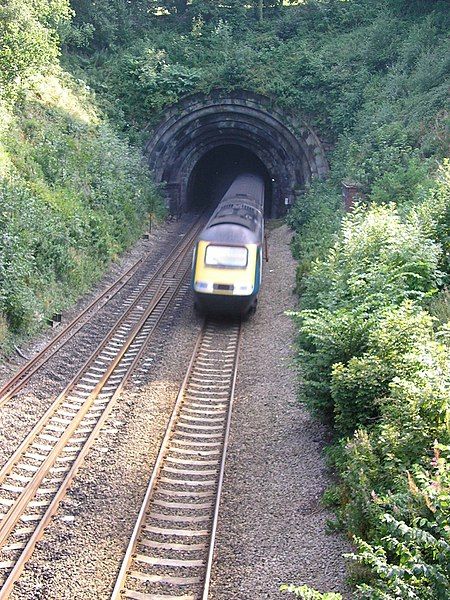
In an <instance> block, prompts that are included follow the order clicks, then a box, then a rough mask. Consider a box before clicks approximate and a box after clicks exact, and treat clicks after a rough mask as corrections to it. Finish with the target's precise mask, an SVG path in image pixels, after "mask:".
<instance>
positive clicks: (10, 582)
mask: <svg viewBox="0 0 450 600" xmlns="http://www.w3.org/2000/svg"><path fill="white" fill-rule="evenodd" d="M181 286H182V279H180V281H179V283H178V285H177V286H176V287H175V288H174V289H173V290H172V291H170V287H169V286H167V287H165V289H164V290H163V291H162V292H161V294H160V295H159V296H158V299H157V300H156V301H155V306H156V305H157V304H158V303H159V302H160V301H161V300H162V299H163V297H164V295H165V294H166V293H167V292H168V291H170V294H169V298H168V299H167V306H169V304H170V302H171V301H172V300H173V299H174V298H175V297H176V295H177V294H178V292H179V290H180V287H181ZM164 314H165V313H164V312H162V313H161V315H160V316H159V318H158V320H157V322H156V323H155V324H154V325H153V326H152V330H151V332H150V334H147V342H148V339H149V336H150V335H151V333H153V332H154V330H155V329H156V327H157V326H158V324H159V323H160V321H161V320H162V318H163V316H164ZM146 318H148V316H147V317H146ZM145 320H146V319H144V320H143V322H145ZM147 342H145V343H144V344H142V345H141V347H140V349H139V351H138V353H137V354H136V356H135V357H134V359H133V362H132V363H131V365H130V367H129V370H128V372H127V374H126V375H125V377H124V378H123V379H122V381H121V382H120V384H119V386H118V387H117V389H116V390H115V392H114V394H113V395H112V397H111V398H110V400H109V401H108V404H107V406H106V408H105V409H104V411H103V413H102V416H101V418H100V419H99V420H98V422H97V423H96V425H95V427H94V429H93V430H92V432H91V433H90V435H89V438H88V439H87V440H86V442H85V444H84V445H83V447H82V449H81V451H80V452H79V454H78V455H77V458H76V460H75V461H74V463H73V465H72V466H71V468H70V470H69V472H68V473H67V475H66V477H65V478H64V480H63V482H62V484H61V485H60V487H59V489H58V492H57V493H56V494H55V496H54V498H53V500H52V501H51V503H50V505H49V506H48V508H47V510H46V511H45V514H44V515H43V517H42V519H41V521H40V522H39V524H38V526H37V527H36V529H35V530H34V532H33V534H32V536H31V538H30V539H29V541H28V542H27V544H26V546H25V548H24V549H23V551H22V553H21V555H20V557H19V558H18V559H17V561H16V564H15V565H14V567H13V569H12V570H11V572H10V574H9V575H8V578H7V579H6V581H5V582H4V584H3V586H2V588H1V589H0V600H6V599H7V598H8V596H9V594H10V593H11V591H12V589H13V586H14V583H15V582H16V581H17V580H18V579H19V577H20V575H21V574H22V572H23V570H24V568H25V565H26V563H27V561H28V560H29V559H30V557H31V556H32V554H33V552H34V549H35V547H36V544H37V542H38V541H39V540H40V539H41V538H42V536H43V535H44V533H45V529H46V527H47V526H48V524H49V523H50V521H51V519H52V517H53V516H54V515H55V514H56V512H57V510H58V507H59V505H60V503H61V501H62V500H63V499H64V497H65V495H66V492H67V490H68V488H69V487H70V485H71V483H72V481H73V479H74V478H75V476H76V474H77V472H78V470H79V469H80V467H81V465H82V464H83V462H84V460H85V458H86V456H87V454H88V453H89V451H90V449H91V448H92V446H93V445H94V443H95V442H96V440H97V438H98V436H99V434H100V431H101V429H102V427H103V426H104V424H105V423H106V421H107V420H108V418H109V416H110V414H111V411H112V409H113V407H114V404H115V402H116V400H117V398H118V397H119V396H120V394H121V393H122V391H123V388H124V386H125V384H126V382H127V381H128V380H129V378H130V376H131V374H132V373H133V371H134V370H135V368H136V366H137V364H138V363H139V360H140V358H141V357H142V354H143V353H144V351H145V349H146V346H147ZM38 487H39V486H38ZM36 489H37V488H36ZM0 546H1V542H0Z"/></svg>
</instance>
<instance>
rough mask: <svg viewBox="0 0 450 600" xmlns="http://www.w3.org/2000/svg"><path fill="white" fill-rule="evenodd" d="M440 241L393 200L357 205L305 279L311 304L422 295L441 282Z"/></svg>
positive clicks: (347, 303)
mask: <svg viewBox="0 0 450 600" xmlns="http://www.w3.org/2000/svg"><path fill="white" fill-rule="evenodd" d="M440 254H441V250H440V247H439V246H438V245H437V244H435V243H434V242H433V241H432V240H430V239H429V238H428V237H427V236H426V235H425V234H424V232H423V231H422V229H421V227H420V225H419V224H417V223H412V222H411V223H410V222H403V221H402V219H401V217H400V215H399V214H398V211H397V210H396V208H395V207H394V206H372V207H370V208H366V207H364V206H362V205H361V206H359V207H356V208H355V209H354V210H353V211H352V212H351V213H350V214H349V215H348V216H347V217H346V218H345V219H344V221H343V222H342V228H341V230H340V232H339V236H338V238H337V241H336V243H335V244H334V246H333V247H332V249H331V250H330V252H329V253H328V256H327V258H326V259H325V260H324V259H322V260H319V261H317V262H316V263H315V264H313V266H312V269H311V272H310V274H309V275H308V277H307V278H306V280H305V282H304V286H305V293H304V295H303V298H302V301H303V303H304V304H306V305H307V306H323V307H328V308H330V309H332V308H333V307H339V306H346V307H351V306H353V305H354V304H365V305H366V306H372V307H377V306H383V305H386V304H389V303H399V302H401V301H402V300H403V299H405V298H419V299H421V298H423V297H424V296H426V295H428V294H430V293H432V292H433V290H435V289H436V287H437V285H438V283H439V281H440V280H439V273H438V272H437V265H438V261H439V258H440Z"/></svg>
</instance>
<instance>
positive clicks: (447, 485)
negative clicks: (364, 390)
mask: <svg viewBox="0 0 450 600" xmlns="http://www.w3.org/2000/svg"><path fill="white" fill-rule="evenodd" d="M449 450H450V448H449V446H439V445H437V446H436V447H435V461H434V465H433V467H434V468H433V470H432V471H427V470H424V469H417V470H416V480H417V481H418V484H419V485H416V482H415V481H414V480H413V479H412V478H410V493H411V494H412V495H413V496H414V497H415V500H416V503H417V508H416V514H415V515H414V516H413V518H412V519H410V521H411V524H409V525H408V524H407V523H406V522H405V521H402V520H399V519H398V518H396V517H395V516H394V515H392V514H391V513H384V514H382V515H381V516H380V522H381V528H382V530H383V532H384V534H383V536H382V537H381V539H380V542H379V543H378V544H370V543H368V542H366V541H364V540H362V539H358V540H357V543H358V550H359V552H358V554H353V555H350V558H352V559H353V560H354V561H355V562H357V563H359V564H360V565H363V566H364V568H365V569H367V571H368V582H367V583H365V584H362V585H359V586H358V592H357V597H358V598H361V599H367V600H369V599H370V600H373V599H379V600H386V599H387V598H415V599H417V600H446V599H447V598H448V590H449V589H450V535H449V528H448V522H449V518H450V503H449V497H450V465H449V462H448V459H449Z"/></svg>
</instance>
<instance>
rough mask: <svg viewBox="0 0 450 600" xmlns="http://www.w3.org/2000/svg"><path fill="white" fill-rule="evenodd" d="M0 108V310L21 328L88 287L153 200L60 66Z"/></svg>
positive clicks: (136, 166) (135, 156) (134, 159)
mask: <svg viewBox="0 0 450 600" xmlns="http://www.w3.org/2000/svg"><path fill="white" fill-rule="evenodd" d="M55 73H58V71H57V70H56V71H55ZM4 114H5V116H6V117H7V118H6V123H5V126H4V127H2V128H1V129H0V173H1V174H2V175H3V177H2V179H0V203H1V207H2V208H1V211H0V314H1V318H2V322H6V323H7V324H8V327H9V332H10V333H13V334H15V335H17V334H22V335H23V334H25V333H30V332H32V331H34V330H36V328H38V327H39V326H40V325H42V323H44V322H45V319H46V318H47V317H48V315H50V314H52V312H56V311H58V310H61V308H63V307H65V306H67V305H68V303H70V302H72V301H73V300H75V299H76V298H77V297H78V296H79V294H80V293H83V292H85V291H86V290H87V289H88V287H89V286H90V285H92V283H93V282H94V281H95V280H96V279H97V278H98V277H99V275H100V274H101V273H102V271H103V270H104V268H105V266H106V265H107V263H108V261H109V260H111V259H114V258H116V257H117V255H118V253H120V252H121V251H122V250H124V249H125V248H126V247H127V246H128V245H129V244H130V243H131V242H132V241H133V240H135V239H136V237H137V236H138V235H139V233H140V231H141V230H142V227H143V225H144V223H145V219H146V217H147V215H148V214H149V213H151V212H155V211H156V212H159V211H160V204H159V199H158V195H157V193H156V190H155V188H154V186H153V184H152V182H151V180H150V178H149V175H148V174H147V172H146V170H145V167H143V166H142V164H141V162H140V155H139V153H138V152H136V151H135V150H133V149H132V148H131V147H130V146H129V145H127V144H126V143H125V142H124V141H123V140H120V139H119V137H118V136H117V134H116V133H114V131H113V130H112V128H111V126H110V125H108V124H107V123H106V122H102V120H101V118H100V116H99V115H98V114H97V113H96V111H95V108H94V106H93V104H92V100H91V98H90V97H89V94H88V91H87V90H85V89H83V87H82V86H77V85H76V84H75V83H74V82H73V80H72V79H71V78H70V77H68V76H67V75H64V74H63V73H61V72H59V74H58V76H57V75H56V74H55V75H51V74H49V75H47V76H46V77H43V76H37V75H35V76H33V78H29V80H28V81H27V82H24V83H23V84H22V87H21V100H20V102H17V104H16V112H15V113H14V112H13V111H12V110H11V109H8V108H7V107H6V106H5V107H4ZM2 338H3V339H2V347H3V348H5V344H7V343H8V336H7V335H2Z"/></svg>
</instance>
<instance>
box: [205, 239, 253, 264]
mask: <svg viewBox="0 0 450 600" xmlns="http://www.w3.org/2000/svg"><path fill="white" fill-rule="evenodd" d="M247 261H248V250H247V248H245V247H243V246H214V245H213V244H210V245H209V246H208V247H207V248H206V253H205V265H207V266H208V267H231V268H238V269H239V268H240V269H242V268H244V267H246V266H247Z"/></svg>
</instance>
